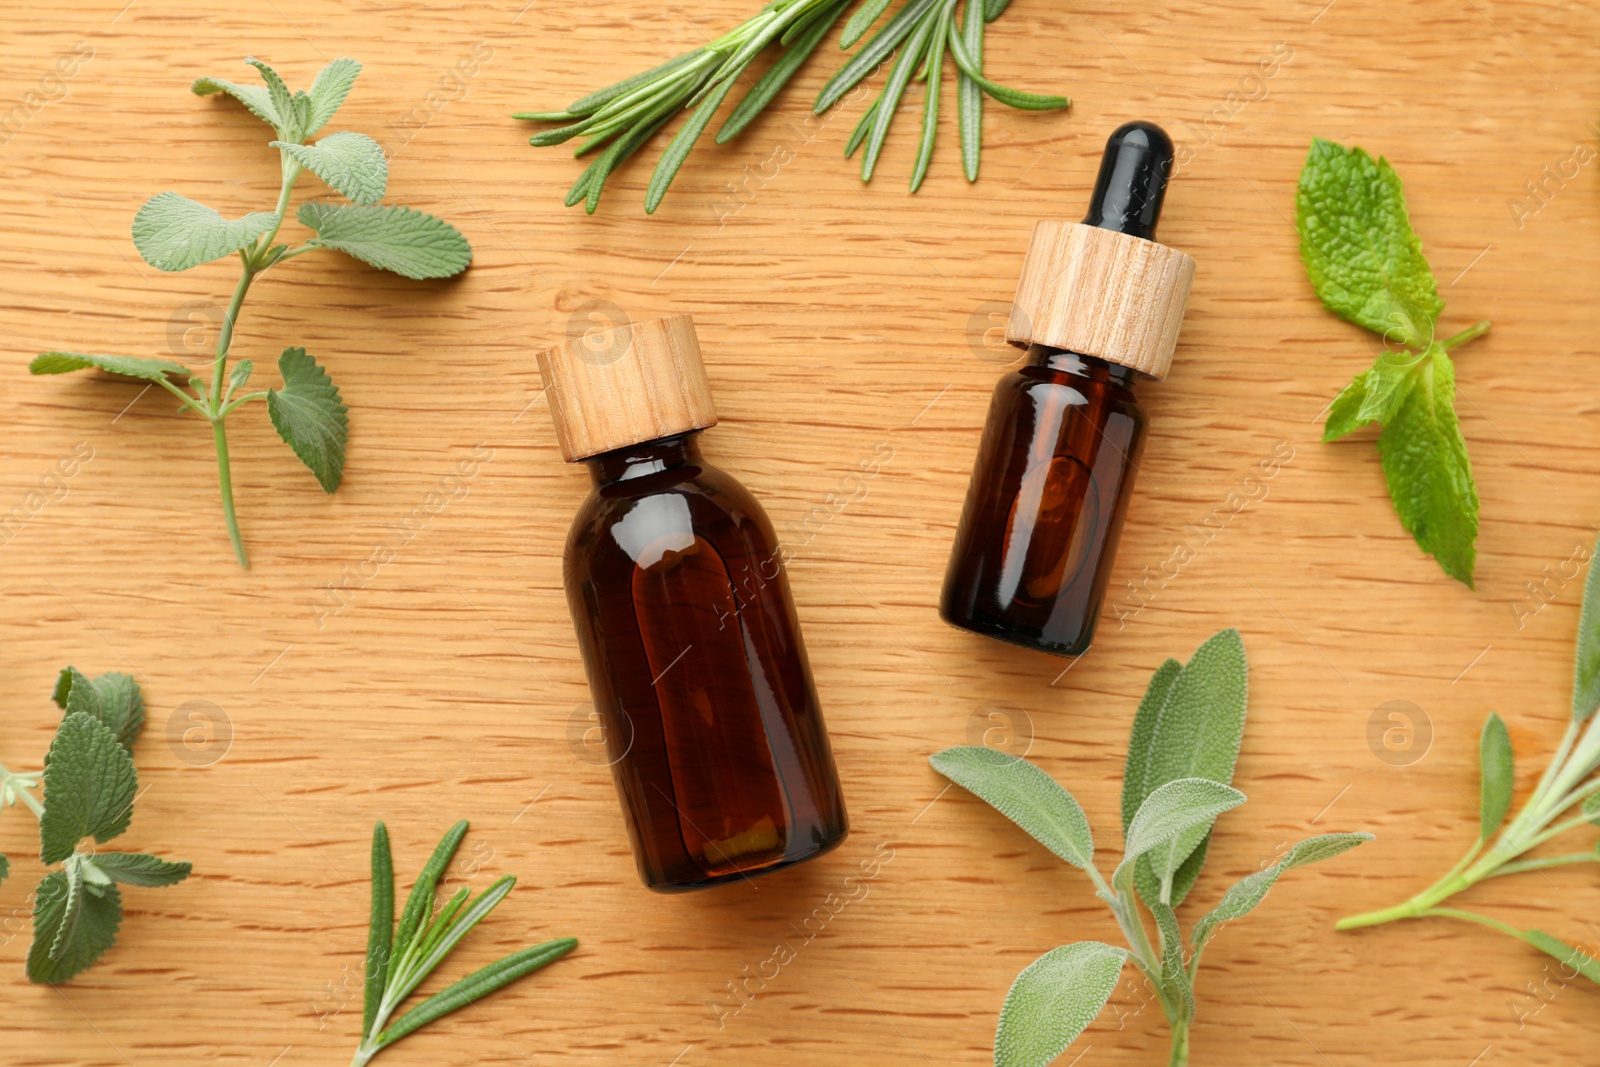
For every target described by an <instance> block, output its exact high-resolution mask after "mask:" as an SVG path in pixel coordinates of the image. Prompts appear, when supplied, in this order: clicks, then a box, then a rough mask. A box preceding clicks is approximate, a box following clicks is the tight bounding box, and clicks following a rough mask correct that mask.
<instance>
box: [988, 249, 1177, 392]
mask: <svg viewBox="0 0 1600 1067" xmlns="http://www.w3.org/2000/svg"><path fill="white" fill-rule="evenodd" d="M1193 283H1194V259H1193V258H1191V257H1190V256H1188V255H1186V254H1184V253H1182V252H1179V251H1178V250H1177V249H1175V248H1169V247H1168V246H1166V245H1164V244H1159V243H1157V242H1155V241H1150V240H1146V239H1145V238H1143V237H1135V236H1133V235H1132V234H1127V233H1118V232H1117V231H1115V230H1108V229H1102V228H1101V227H1099V226H1088V225H1085V224H1084V223H1081V222H1054V221H1046V222H1040V223H1038V224H1037V225H1035V226H1034V228H1033V240H1032V242H1031V243H1030V244H1029V245H1028V258H1027V259H1026V260H1025V261H1024V262H1023V265H1022V278H1021V280H1020V281H1018V283H1017V298H1016V302H1015V303H1014V304H1013V305H1012V308H1011V321H1010V324H1009V325H1008V326H1007V328H1006V340H1008V341H1010V342H1011V343H1012V344H1018V345H1024V346H1026V345H1029V344H1034V343H1037V344H1042V345H1049V346H1050V347H1052V348H1061V349H1066V350H1068V351H1071V352H1080V353H1082V354H1083V355H1086V356H1096V357H1098V358H1100V359H1104V360H1108V361H1109V362H1112V363H1120V364H1122V365H1123V366H1124V367H1132V368H1133V369H1134V370H1137V371H1142V372H1143V373H1145V374H1148V375H1150V377H1152V378H1164V377H1166V375H1167V371H1168V369H1169V368H1170V367H1171V366H1172V350H1173V347H1174V346H1176V345H1177V343H1178V330H1179V327H1180V326H1182V324H1183V309H1184V305H1185V304H1186V303H1187V302H1188V299H1189V287H1190V286H1191V285H1192V284H1193Z"/></svg>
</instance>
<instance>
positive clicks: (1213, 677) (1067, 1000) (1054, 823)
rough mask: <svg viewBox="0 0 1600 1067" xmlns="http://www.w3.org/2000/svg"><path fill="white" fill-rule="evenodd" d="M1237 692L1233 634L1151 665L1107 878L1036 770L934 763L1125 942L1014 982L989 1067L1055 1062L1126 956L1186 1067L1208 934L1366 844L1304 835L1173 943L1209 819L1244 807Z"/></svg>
mask: <svg viewBox="0 0 1600 1067" xmlns="http://www.w3.org/2000/svg"><path fill="white" fill-rule="evenodd" d="M1246 689H1247V668H1246V663H1245V654H1244V643H1243V642H1242V641H1241V640H1240V638H1239V633H1238V631H1237V630H1223V631H1221V632H1220V633H1217V634H1215V635H1213V636H1212V637H1211V638H1210V639H1209V640H1207V641H1206V642H1205V643H1204V644H1203V645H1201V646H1200V647H1199V648H1198V649H1196V650H1195V653H1194V656H1193V657H1191V658H1190V660H1189V662H1188V663H1187V664H1180V663H1179V662H1178V661H1177V660H1175V659H1169V660H1167V661H1166V662H1165V663H1163V664H1162V665H1161V667H1160V668H1159V669H1158V670H1157V671H1156V673H1155V676H1154V677H1153V678H1152V679H1151V680H1150V687H1149V688H1148V689H1147V690H1146V691H1145V695H1144V699H1143V700H1142V701H1141V702H1140V704H1139V711H1138V714H1137V715H1136V716H1135V718H1134V723H1133V732H1132V736H1131V737H1130V738H1129V740H1128V757H1127V763H1126V765H1125V767H1124V769H1123V776H1122V829H1123V835H1124V838H1125V840H1126V844H1125V846H1124V848H1123V853H1122V860H1121V862H1120V863H1118V864H1117V868H1116V870H1115V871H1114V872H1113V873H1112V875H1111V877H1110V879H1107V878H1105V877H1104V876H1103V875H1102V874H1101V873H1100V871H1099V869H1098V868H1097V867H1096V866H1095V863H1094V835H1093V833H1092V832H1091V831H1090V828H1089V820H1088V819H1087V818H1086V817H1085V816H1084V813H1083V808H1082V807H1080V806H1079V804H1078V802H1077V800H1076V799H1074V798H1073V796H1072V794H1070V793H1068V792H1067V791H1066V790H1065V789H1063V788H1061V786H1060V785H1058V784H1057V783H1056V782H1055V780H1054V779H1052V778H1051V777H1050V776H1049V775H1048V774H1046V773H1045V772H1044V771H1043V770H1041V769H1040V768H1038V767H1037V766H1035V765H1034V764H1032V763H1030V762H1028V761H1027V760H1025V759H1022V758H1020V757H1015V756H1008V755H1005V754H1004V753H1001V752H996V751H994V750H993V749H988V748H979V747H962V748H949V749H945V750H944V751H943V752H939V753H936V754H935V755H934V756H933V757H932V763H933V767H934V769H935V770H937V771H938V772H939V773H940V774H943V775H944V776H945V777H946V778H949V779H950V780H951V781H952V782H954V783H956V784H957V785H959V786H961V787H963V788H965V789H967V790H969V791H970V792H972V793H974V794H975V795H976V796H978V797H979V798H980V799H982V800H984V801H986V802H988V803H989V804H990V805H992V806H993V807H994V808H995V809H996V810H997V811H999V812H1000V813H1001V814H1002V815H1004V816H1005V817H1006V818H1008V819H1010V820H1011V821H1012V822H1014V823H1016V824H1017V825H1018V826H1020V827H1021V828H1022V829H1023V830H1025V831H1026V832H1027V833H1028V834H1030V835H1031V836H1032V837H1034V838H1035V839H1036V840H1037V841H1039V842H1040V843H1041V844H1043V845H1044V846H1045V847H1046V848H1048V849H1049V850H1050V851H1051V852H1054V853H1055V854H1056V855H1057V856H1059V857H1061V858H1062V859H1064V860H1066V861H1067V862H1068V863H1070V864H1071V865H1072V866H1074V867H1077V868H1079V869H1081V870H1083V871H1084V873H1086V874H1087V875H1088V876H1089V879H1090V881H1092V882H1093V883H1094V887H1095V895H1096V896H1098V897H1099V898H1100V899H1101V900H1103V901H1105V902H1106V904H1107V905H1108V906H1109V907H1110V908H1111V913H1112V915H1113V916H1114V917H1115V918H1116V921H1117V925H1118V927H1119V928H1121V930H1122V935H1123V937H1124V938H1125V939H1126V941H1127V946H1126V947H1122V946H1116V945H1107V944H1104V943H1102V942H1099V941H1079V942H1077V943H1076V944H1071V945H1065V946H1063V947H1061V948H1057V949H1053V950H1052V951H1050V952H1047V953H1045V954H1044V955H1043V956H1040V957H1039V958H1038V959H1037V960H1035V961H1034V962H1033V963H1032V964H1030V965H1029V966H1028V967H1027V968H1026V969H1025V970H1023V972H1022V973H1021V974H1019V975H1017V979H1016V981H1015V982H1014V983H1013V984H1012V986H1011V990H1010V992H1009V993H1007V994H1006V1000H1005V1006H1004V1007H1003V1008H1002V1009H1001V1011H1000V1022H999V1026H998V1027H997V1028H996V1030H995V1037H994V1062H995V1064H996V1067H1044V1065H1045V1064H1048V1063H1049V1062H1050V1061H1052V1060H1054V1059H1055V1058H1056V1057H1057V1056H1059V1055H1061V1053H1062V1052H1063V1051H1065V1050H1066V1048H1067V1046H1068V1045H1070V1044H1071V1043H1072V1042H1073V1041H1074V1040H1075V1039H1076V1038H1077V1036H1078V1035H1079V1034H1080V1033H1082V1032H1083V1030H1084V1029H1085V1028H1086V1027H1087V1026H1088V1025H1089V1024H1090V1023H1091V1022H1093V1021H1094V1018H1095V1016H1096V1015H1098V1014H1099V1013H1100V1009H1101V1008H1102V1007H1104V1006H1105V1003H1106V1001H1107V1000H1108V999H1110V997H1111V992H1112V990H1113V989H1115V988H1116V984H1117V980H1118V976H1119V975H1120V974H1121V972H1122V968H1123V965H1124V964H1125V963H1127V962H1129V961H1132V963H1133V965H1134V966H1135V967H1137V968H1138V969H1139V971H1140V972H1141V973H1142V974H1143V975H1144V977H1145V978H1146V979H1147V980H1148V981H1149V983H1150V987H1151V989H1153V990H1154V991H1155V995H1156V999H1157V1000H1158V1001H1159V1002H1160V1004H1161V1010H1162V1012H1163V1013H1164V1014H1165V1015H1166V1018H1167V1022H1168V1023H1169V1024H1170V1026H1171V1028H1172V1055H1171V1059H1170V1063H1171V1064H1172V1065H1173V1067H1182V1065H1184V1064H1187V1063H1188V1062H1189V1026H1190V1023H1191V1022H1193V1020H1194V1017H1195V1008H1196V1001H1195V994H1194V987H1195V980H1196V977H1197V976H1198V973H1199V970H1200V959H1201V956H1202V954H1203V953H1204V952H1205V949H1206V946H1207V945H1208V944H1209V943H1210V941H1211V939H1212V937H1213V936H1215V934H1216V932H1217V930H1218V929H1219V928H1220V927H1221V926H1222V924H1223V923H1225V922H1229V921H1231V920H1233V919H1237V918H1239V917H1240V916H1242V915H1244V914H1246V913H1247V912H1249V911H1250V910H1251V909H1253V908H1254V907H1255V906H1256V905H1257V904H1260V903H1261V901H1262V900H1263V899H1264V898H1265V897H1266V895H1267V891H1268V890H1270V889H1271V888H1272V886H1273V885H1274V884H1275V883H1276V882H1277V880H1278V878H1279V877H1280V876H1281V875H1282V874H1283V873H1284V872H1286V871H1289V870H1291V869H1293V868H1295V867H1303V866H1305V865H1306V864H1308V863H1316V862H1317V861H1319V860H1325V859H1328V858H1330V857H1333V856H1337V855H1339V854H1340V853H1341V852H1345V851H1347V850H1349V849H1352V848H1354V847H1355V846H1357V845H1359V844H1361V843H1362V842H1364V841H1370V840H1372V835H1371V834H1365V833H1355V834H1323V835H1321V836H1318V837H1312V838H1307V839H1306V840H1304V841H1301V842H1300V843H1299V844H1297V845H1295V846H1294V847H1292V848H1290V849H1289V850H1288V851H1287V852H1285V853H1283V854H1282V855H1280V856H1279V857H1278V859H1277V862H1275V863H1273V864H1272V865H1271V866H1269V867H1265V868H1263V869H1262V870H1259V871H1256V872H1255V873H1254V874H1251V875H1248V876H1246V877H1245V878H1243V879H1242V880H1240V881H1239V882H1237V883H1235V884H1234V885H1233V887H1232V888H1230V889H1229V890H1228V891H1227V892H1226V893H1225V894H1223V897H1222V900H1221V902H1220V903H1219V904H1218V905H1217V906H1216V908H1214V909H1213V910H1212V911H1211V912H1210V913H1209V914H1207V915H1206V916H1204V917H1203V918H1202V919H1201V920H1200V921H1199V922H1198V923H1196V924H1195V926H1194V929H1193V931H1192V934H1191V936H1190V939H1189V943H1188V945H1187V946H1186V945H1185V944H1184V940H1183V935H1182V931H1181V929H1180V927H1179V924H1178V916H1177V911H1176V909H1177V908H1178V907H1179V905H1181V904H1182V903H1183V900H1184V897H1186V896H1187V895H1188V893H1189V890H1190V889H1191V888H1192V887H1193V886H1194V883H1195V880H1196V879H1197V878H1198V877H1199V875H1200V870H1201V868H1202V867H1203V866H1204V864H1205V860H1206V850H1207V847H1208V845H1209V843H1210V840H1211V828H1212V824H1213V823H1214V822H1215V821H1216V819H1217V816H1219V815H1221V814H1222V813H1223V812H1225V811H1229V810H1231V809H1233V808H1235V807H1238V806H1239V805H1240V804H1242V803H1244V800H1245V796H1244V794H1243V793H1241V792H1239V791H1238V790H1237V789H1234V788H1233V787H1232V786H1231V785H1229V784H1228V783H1229V782H1231V781H1232V779H1233V769H1234V764H1235V762H1236V761H1237V760H1238V756H1239V745H1240V742H1241V740H1242V739H1243V736H1244V720H1245V704H1246ZM1141 904H1142V905H1143V909H1144V910H1143V912H1141V910H1140V905H1141ZM1145 912H1147V913H1148V914H1149V916H1150V919H1151V920H1152V922H1153V923H1154V928H1155V931H1156V936H1155V937H1154V938H1152V937H1151V936H1150V932H1149V929H1148V928H1147V927H1146V924H1145V918H1144V913H1145Z"/></svg>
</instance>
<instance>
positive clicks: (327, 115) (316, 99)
mask: <svg viewBox="0 0 1600 1067" xmlns="http://www.w3.org/2000/svg"><path fill="white" fill-rule="evenodd" d="M360 73H361V64H360V63H357V62H356V61H355V60H353V59H335V60H334V61H333V62H332V63H329V64H328V65H327V66H325V67H323V68H322V69H321V70H320V71H318V72H317V77H316V80H315V81H313V82H312V83H311V94H310V95H311V119H310V121H309V122H307V123H306V125H305V131H306V136H307V137H310V136H311V135H312V134H314V133H316V132H317V131H318V130H320V129H322V127H324V126H326V125H327V124H328V120H329V119H331V118H333V113H334V112H336V111H338V110H339V108H340V106H341V105H343V104H344V98H345V97H347V96H349V95H350V87H351V86H352V85H354V84H355V83H356V75H357V74H360Z"/></svg>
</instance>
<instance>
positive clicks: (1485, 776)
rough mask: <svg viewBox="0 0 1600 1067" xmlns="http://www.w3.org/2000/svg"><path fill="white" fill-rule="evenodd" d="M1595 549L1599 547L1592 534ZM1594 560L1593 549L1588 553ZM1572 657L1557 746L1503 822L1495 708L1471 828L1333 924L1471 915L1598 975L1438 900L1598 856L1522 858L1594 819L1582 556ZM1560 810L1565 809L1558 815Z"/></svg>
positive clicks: (1592, 968) (1593, 618) (1576, 958)
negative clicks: (1447, 853)
mask: <svg viewBox="0 0 1600 1067" xmlns="http://www.w3.org/2000/svg"><path fill="white" fill-rule="evenodd" d="M1595 550H1596V551H1597V552H1600V543H1597V544H1596V548H1595ZM1589 558H1590V559H1591V560H1593V559H1594V558H1595V557H1594V556H1593V555H1591V556H1590V557H1589ZM1576 658H1577V663H1576V666H1575V669H1574V671H1573V679H1572V716H1571V721H1570V722H1569V723H1568V724H1567V731H1566V734H1565V735H1564V736H1563V737H1562V738H1561V743H1560V744H1559V745H1558V746H1557V747H1556V751H1555V755H1554V756H1552V757H1551V759H1550V763H1549V765H1548V766H1547V767H1546V768H1545V770H1544V773H1543V774H1542V775H1541V776H1540V778H1539V783H1538V785H1537V786H1535V787H1534V790H1533V794H1532V795H1531V796H1529V797H1528V800H1527V803H1525V804H1524V805H1523V806H1522V810H1521V811H1520V812H1518V813H1517V815H1516V817H1515V818H1513V819H1512V820H1511V821H1510V822H1509V823H1506V821H1505V820H1506V816H1507V815H1509V814H1510V812H1511V801H1512V793H1513V788H1514V785H1515V782H1516V761H1515V755H1514V753H1513V751H1512V747H1511V735H1510V732H1509V731H1508V730H1507V729H1506V724H1505V722H1504V720H1502V719H1501V718H1500V716H1499V715H1498V714H1496V713H1494V712H1490V713H1489V718H1488V719H1487V720H1486V721H1485V722H1484V724H1483V732H1482V733H1481V734H1480V735H1479V738H1478V764H1479V805H1478V807H1479V817H1478V837H1477V840H1476V841H1474V842H1473V843H1472V846H1471V847H1470V848H1468V849H1467V852H1466V855H1464V856H1462V857H1461V860H1460V862H1458V863H1457V864H1456V865H1455V866H1454V867H1452V868H1451V869H1450V870H1449V871H1448V872H1447V873H1446V874H1445V876H1444V877H1443V878H1440V879H1439V880H1438V881H1437V882H1435V883H1434V884H1433V885H1431V886H1429V887H1428V888H1427V889H1424V890H1423V891H1422V892H1420V893H1418V894H1417V895H1416V896H1414V897H1412V898H1411V899H1410V900H1407V901H1405V902H1404V903H1401V904H1396V905H1395V906H1394V907H1392V908H1384V909H1382V910H1380V911H1370V912H1367V913H1365V914H1362V915H1352V916H1349V917H1347V918H1344V919H1341V920H1339V923H1338V928H1339V929H1340V930H1353V929H1356V928H1358V927H1363V926H1377V925H1379V924H1382V923H1389V922H1395V921H1397V920H1400V919H1421V918H1429V917H1439V918H1448V919H1459V920H1462V921H1464V922H1472V923H1477V924H1479V925H1480V926H1487V927H1489V928H1490V929H1493V930H1498V931H1500V932H1501V933H1504V934H1509V935H1510V936H1512V937H1516V938H1519V939H1521V940H1522V941H1525V942H1527V943H1528V944H1530V945H1532V946H1533V947H1534V948H1536V949H1538V950H1539V951H1541V952H1544V953H1547V954H1549V955H1551V956H1554V957H1555V958H1556V959H1558V960H1561V961H1562V963H1564V964H1566V965H1568V966H1570V967H1572V968H1573V969H1574V970H1576V971H1578V972H1579V973H1581V974H1582V975H1583V976H1584V977H1586V978H1589V979H1590V980H1592V981H1595V982H1600V960H1596V959H1595V958H1594V957H1593V956H1590V955H1588V954H1586V953H1584V952H1582V951H1580V950H1579V949H1577V948H1574V947H1573V946H1571V945H1569V944H1567V943H1566V942H1564V941H1561V940H1560V939H1558V938H1555V937H1552V936H1551V935H1550V934H1547V933H1545V932H1544V931H1542V930H1538V929H1526V930H1524V929H1521V928H1519V927H1516V926H1512V925H1510V924H1508V923H1505V922H1502V921H1500V920H1499V919H1494V918H1491V917H1489V916H1487V915H1482V914H1479V913H1477V912H1472V911H1463V910H1461V909H1459V908H1449V907H1442V906H1441V905H1443V904H1444V902H1445V901H1447V900H1449V899H1450V898H1451V897H1453V896H1455V895H1456V894H1457V893H1461V892H1463V891H1465V890H1467V889H1469V888H1471V887H1472V886H1474V885H1477V884H1478V883H1479V882H1482V881H1484V880H1486V879H1489V878H1499V877H1502V876H1505V875H1510V874H1518V873H1523V872H1527V871H1541V870H1548V869H1550V868H1552V867H1565V866H1568V865H1571V864H1588V863H1600V843H1597V844H1596V845H1594V846H1592V847H1590V848H1589V849H1588V850H1587V851H1582V852H1568V853H1563V854H1560V855H1554V856H1538V857H1535V858H1532V859H1525V858H1524V857H1525V856H1526V855H1527V854H1528V853H1529V852H1532V851H1533V850H1534V849H1537V848H1539V847H1540V846H1541V845H1544V844H1546V843H1547V842H1550V841H1554V840H1555V839H1556V838H1558V837H1562V836H1564V835H1567V834H1570V833H1571V832H1572V831H1574V830H1587V829H1589V828H1590V827H1591V826H1593V825H1596V824H1600V775H1597V774H1596V773H1595V772H1596V771H1597V770H1600V715H1596V714H1595V711H1596V709H1597V708H1600V566H1596V565H1595V564H1594V563H1591V564H1590V565H1589V577H1588V579H1587V580H1586V581H1585V582H1584V587H1583V608H1582V611H1581V612H1580V613H1579V618H1578V648H1577V657H1576ZM1563 816H1565V817H1564V818H1563Z"/></svg>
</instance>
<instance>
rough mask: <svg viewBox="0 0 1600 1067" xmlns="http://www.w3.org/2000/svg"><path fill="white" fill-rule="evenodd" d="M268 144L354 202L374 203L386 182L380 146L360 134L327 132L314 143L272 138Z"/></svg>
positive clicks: (386, 164) (385, 164)
mask: <svg viewBox="0 0 1600 1067" xmlns="http://www.w3.org/2000/svg"><path fill="white" fill-rule="evenodd" d="M272 147H273V148H277V149H281V150H282V151H283V153H284V154H285V155H287V156H289V157H290V158H292V159H293V160H294V161H295V162H297V163H299V164H300V165H301V166H302V167H304V168H305V169H306V170H309V171H310V172H311V173H313V174H315V175H316V176H317V177H319V178H321V179H322V180H323V181H325V182H327V183H328V184H329V185H330V186H332V187H333V188H334V189H335V190H337V191H338V192H339V193H341V194H343V195H344V196H346V197H348V198H349V199H350V200H351V201H353V202H355V203H357V204H376V203H377V202H378V201H379V200H382V199H383V190H384V189H385V187H387V185H388V183H389V163H388V161H387V160H386V159H384V157H383V148H382V146H380V145H379V144H378V142H377V141H374V140H373V139H372V138H370V137H368V136H367V135H366V134H364V133H350V132H348V131H341V132H339V133H330V134H329V135H328V136H326V137H324V138H323V139H322V140H320V141H318V142H317V143H316V144H290V143H288V142H287V141H273V142H272Z"/></svg>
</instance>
